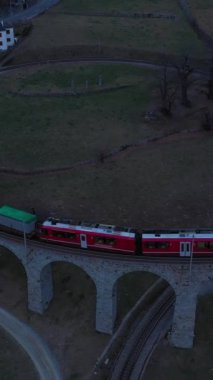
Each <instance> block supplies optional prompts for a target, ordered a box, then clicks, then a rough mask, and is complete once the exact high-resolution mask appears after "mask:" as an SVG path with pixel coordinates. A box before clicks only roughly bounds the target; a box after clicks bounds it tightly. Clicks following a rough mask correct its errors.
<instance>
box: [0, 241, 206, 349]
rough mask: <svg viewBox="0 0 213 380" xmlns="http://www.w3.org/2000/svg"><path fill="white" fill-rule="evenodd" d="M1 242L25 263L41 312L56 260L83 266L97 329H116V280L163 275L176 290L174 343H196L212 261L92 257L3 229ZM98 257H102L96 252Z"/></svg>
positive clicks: (32, 305) (34, 306)
mask: <svg viewBox="0 0 213 380" xmlns="http://www.w3.org/2000/svg"><path fill="white" fill-rule="evenodd" d="M0 246H3V247H5V248H7V249H8V250H9V251H11V252H12V253H13V254H14V255H15V256H16V257H17V258H18V259H19V260H20V261H21V263H22V265H23V266H24V269H25V271H26V275H27V286H28V307H29V309H30V310H32V311H34V312H36V313H40V314H42V313H43V312H44V311H45V309H47V308H48V305H49V302H50V301H51V299H52V298H53V285H52V269H51V263H53V262H61V261H64V262H69V263H72V264H74V265H76V266H78V267H80V268H82V269H83V270H84V271H85V272H86V273H87V274H88V275H89V276H90V277H91V279H92V280H93V282H94V283H95V286H96V295H97V296H96V329H97V330H98V331H100V332H104V333H108V334H112V333H113V328H114V321H115V317H116V306H117V295H116V290H117V282H118V280H119V279H120V278H121V277H122V276H123V275H125V274H127V273H130V272H151V273H153V274H156V275H158V276H160V277H161V278H163V279H165V280H166V281H167V282H168V283H169V285H170V286H171V287H172V288H173V290H174V292H175V294H176V303H175V309H174V317H173V324H172V330H171V334H170V342H171V344H172V345H173V346H176V347H182V348H190V347H192V346H193V339H194V326H195V314H196V304H197V296H198V295H199V294H201V293H203V290H204V289H206V288H207V287H208V288H210V289H211V288H213V262H212V264H209V263H204V264H198V263H196V261H197V260H196V259H194V260H193V264H192V265H191V263H190V260H189V259H186V261H184V263H183V261H182V262H180V263H178V264H177V263H172V261H171V262H170V263H168V262H167V263H163V262H162V263H154V262H153V261H152V260H149V259H147V258H146V259H145V258H140V260H137V261H133V260H128V259H126V260H125V261H123V260H119V259H113V260H109V259H106V258H103V257H101V256H100V257H99V256H98V255H96V257H91V256H89V255H88V254H87V252H86V251H81V254H80V255H79V253H78V252H77V251H76V250H74V249H71V248H69V249H67V248H64V247H63V248H61V247H59V246H55V247H53V248H49V246H46V247H45V246H44V245H41V244H39V243H36V242H33V241H30V240H27V244H26V245H24V242H23V239H19V238H17V239H14V238H13V239H9V238H8V237H5V236H4V235H3V234H2V235H1V234H0ZM97 256H98V257H97Z"/></svg>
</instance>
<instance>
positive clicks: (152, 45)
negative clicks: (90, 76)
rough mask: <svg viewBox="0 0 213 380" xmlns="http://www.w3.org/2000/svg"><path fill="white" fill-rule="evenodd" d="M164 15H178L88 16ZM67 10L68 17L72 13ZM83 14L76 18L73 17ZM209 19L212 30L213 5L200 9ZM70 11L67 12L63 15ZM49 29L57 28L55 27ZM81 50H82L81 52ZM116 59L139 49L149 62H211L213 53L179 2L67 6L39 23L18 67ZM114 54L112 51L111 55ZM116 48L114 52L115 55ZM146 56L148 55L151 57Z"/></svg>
mask: <svg viewBox="0 0 213 380" xmlns="http://www.w3.org/2000/svg"><path fill="white" fill-rule="evenodd" d="M115 10H117V11H120V12H124V11H126V12H128V11H129V12H133V13H134V12H159V13H161V14H165V15H168V14H174V15H175V16H176V19H174V20H171V19H161V18H160V19H155V18H154V19H153V18H151V19H150V18H137V17H133V18H122V17H98V16H92V15H91V16H88V15H87V14H85V15H84V12H88V11H90V12H92V11H94V12H95V11H103V12H104V11H106V12H112V11H115ZM66 11H67V12H68V13H66ZM71 11H73V12H74V11H75V12H82V15H70V14H69V12H71ZM196 11H198V12H200V17H201V18H202V17H203V16H202V14H203V15H205V17H206V20H209V22H208V23H207V24H209V25H210V23H211V17H210V18H208V17H209V16H208V15H209V14H211V11H212V5H211V4H210V5H209V6H208V8H207V6H206V8H205V9H200V8H199V7H197V8H196ZM63 12H65V13H63ZM49 25H54V27H53V28H49ZM77 48H78V49H77ZM95 48H97V52H96V55H97V54H99V55H102V56H112V55H116V49H117V54H118V53H119V54H120V56H122V55H123V56H126V55H127V51H129V49H135V50H136V51H135V53H134V56H135V57H136V58H137V57H140V58H143V52H144V57H146V55H147V54H148V53H150V54H151V53H152V54H154V53H155V54H157V53H161V54H170V55H186V54H187V55H190V56H193V57H197V58H199V59H201V58H209V56H210V54H209V52H208V51H207V49H206V48H205V47H204V46H203V44H202V42H201V41H199V39H198V38H197V37H196V35H195V34H194V32H193V31H192V30H191V29H190V27H189V26H188V24H187V23H186V21H185V18H184V16H183V14H182V12H181V10H180V9H179V7H178V6H177V3H176V1H173V2H171V1H170V2H169V1H167V0H166V1H164V2H162V1H154V2H149V1H145V2H143V3H141V2H139V1H134V2H129V1H125V2H115V1H110V2H102V3H100V2H97V1H92V2H86V1H82V2H80V1H78V2H77V1H66V0H65V1H63V2H60V3H59V5H57V6H56V7H54V8H52V9H51V10H50V11H49V12H48V13H46V14H44V15H42V16H41V17H39V18H36V19H34V20H33V30H32V32H31V34H30V35H29V36H28V37H27V38H26V40H25V41H23V42H22V43H21V45H20V46H19V47H18V49H17V50H16V53H15V55H14V63H19V62H26V61H27V62H30V61H35V60H38V59H40V60H42V59H48V58H49V59H50V58H51V59H54V58H55V59H56V58H57V59H59V58H62V57H63V58H72V57H73V55H75V56H83V55H84V56H85V55H86V56H90V55H93V56H94V55H95V53H94V49H95ZM76 49H77V51H76ZM109 49H111V50H109ZM112 49H114V50H113V53H112ZM145 52H146V54H145Z"/></svg>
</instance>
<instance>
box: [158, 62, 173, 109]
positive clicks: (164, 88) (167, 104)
mask: <svg viewBox="0 0 213 380" xmlns="http://www.w3.org/2000/svg"><path fill="white" fill-rule="evenodd" d="M176 89H177V88H176V86H175V85H174V82H173V80H172V78H171V75H170V76H169V74H168V67H167V65H165V66H164V68H163V70H162V73H161V76H160V81H159V90H160V96H161V104H162V105H161V112H162V113H163V114H164V115H165V116H171V115H172V106H173V105H174V102H175V97H176Z"/></svg>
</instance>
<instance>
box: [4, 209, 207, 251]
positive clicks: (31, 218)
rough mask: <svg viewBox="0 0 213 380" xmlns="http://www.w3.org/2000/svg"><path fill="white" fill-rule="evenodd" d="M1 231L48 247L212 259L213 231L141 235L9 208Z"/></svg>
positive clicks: (148, 233) (106, 226) (133, 231)
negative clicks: (70, 247)
mask: <svg viewBox="0 0 213 380" xmlns="http://www.w3.org/2000/svg"><path fill="white" fill-rule="evenodd" d="M0 229H2V230H4V231H5V230H6V231H9V232H12V233H18V234H19V235H20V234H21V235H22V236H23V234H24V235H25V236H26V235H27V236H28V238H31V237H35V238H38V239H40V240H44V241H47V242H51V243H57V244H62V245H68V246H72V247H78V248H83V249H95V250H98V251H106V252H113V253H120V254H129V255H144V256H168V257H169V256H182V257H190V256H192V255H193V256H198V257H199V256H200V257H202V256H213V230H212V231H211V230H209V231H204V230H194V231H187V230H177V231H174V230H173V231H172V230H168V231H165V230H164V231H163V230H161V231H157V230H156V231H151V230H149V231H141V232H138V231H137V230H135V229H132V228H129V227H128V228H123V227H116V226H111V225H105V224H96V223H86V222H79V223H73V222H71V221H69V220H60V219H55V218H48V219H46V220H44V221H43V222H42V223H38V222H37V216H36V215H35V214H34V213H33V214H30V213H26V212H24V211H21V210H17V209H14V208H13V207H10V206H2V207H1V208H0Z"/></svg>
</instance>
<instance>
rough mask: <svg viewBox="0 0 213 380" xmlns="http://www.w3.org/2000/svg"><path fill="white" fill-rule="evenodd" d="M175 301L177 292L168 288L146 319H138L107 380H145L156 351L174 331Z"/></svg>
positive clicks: (139, 317)
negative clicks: (172, 325)
mask: <svg viewBox="0 0 213 380" xmlns="http://www.w3.org/2000/svg"><path fill="white" fill-rule="evenodd" d="M174 301H175V295H174V292H173V291H172V289H171V288H170V287H167V288H166V289H165V290H164V292H163V293H162V294H161V295H160V297H159V298H158V299H157V301H156V302H155V303H154V304H153V305H152V306H151V308H150V310H149V311H148V313H147V314H146V315H145V317H144V318H142V319H141V316H140V314H139V315H138V318H137V320H136V321H135V323H134V326H133V327H132V329H131V330H130V333H129V337H128V338H127V341H126V345H125V347H124V348H123V350H122V352H121V353H120V355H119V356H118V357H117V359H116V361H115V363H114V365H113V368H112V369H111V371H110V373H109V375H108V377H107V380H140V379H141V378H142V376H143V373H144V369H145V367H146V365H147V363H148V359H149V358H150V356H151V353H152V351H153V348H154V347H155V346H156V344H157V342H158V341H159V340H160V339H161V338H162V337H163V336H164V335H165V334H166V332H167V331H168V329H169V327H170V323H171V317H172V306H173V303H174Z"/></svg>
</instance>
